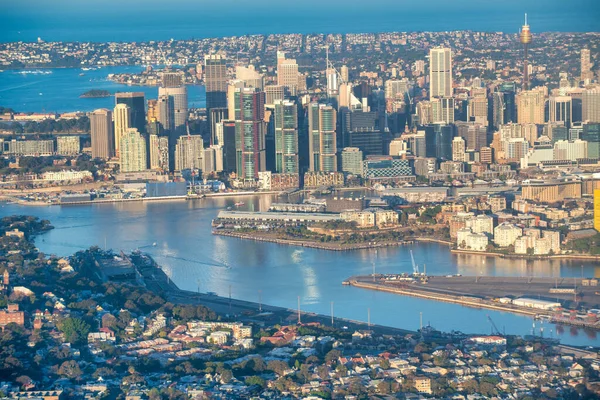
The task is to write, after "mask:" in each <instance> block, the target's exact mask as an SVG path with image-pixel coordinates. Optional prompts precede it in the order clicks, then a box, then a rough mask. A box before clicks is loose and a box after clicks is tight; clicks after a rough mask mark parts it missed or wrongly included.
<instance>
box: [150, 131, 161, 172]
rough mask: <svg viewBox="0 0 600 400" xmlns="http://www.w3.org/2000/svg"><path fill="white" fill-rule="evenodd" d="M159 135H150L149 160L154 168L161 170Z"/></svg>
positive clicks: (151, 167)
mask: <svg viewBox="0 0 600 400" xmlns="http://www.w3.org/2000/svg"><path fill="white" fill-rule="evenodd" d="M158 139H159V138H158V135H155V134H153V133H152V134H150V135H148V161H149V167H150V169H153V170H160V151H159V147H158Z"/></svg>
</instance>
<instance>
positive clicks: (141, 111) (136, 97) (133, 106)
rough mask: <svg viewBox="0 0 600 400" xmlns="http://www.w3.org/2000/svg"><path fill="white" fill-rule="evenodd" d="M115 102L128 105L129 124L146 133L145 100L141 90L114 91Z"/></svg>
mask: <svg viewBox="0 0 600 400" xmlns="http://www.w3.org/2000/svg"><path fill="white" fill-rule="evenodd" d="M115 101H116V103H117V104H125V105H127V106H128V107H129V112H130V116H129V118H130V119H129V126H130V127H131V128H136V129H137V130H138V132H140V133H146V100H144V93H143V92H125V93H115Z"/></svg>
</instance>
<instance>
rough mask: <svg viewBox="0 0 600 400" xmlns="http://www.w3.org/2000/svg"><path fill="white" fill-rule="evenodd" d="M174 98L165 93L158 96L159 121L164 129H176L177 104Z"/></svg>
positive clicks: (169, 130) (170, 130)
mask: <svg viewBox="0 0 600 400" xmlns="http://www.w3.org/2000/svg"><path fill="white" fill-rule="evenodd" d="M173 100H174V99H173V97H171V96H169V95H166V94H165V95H162V96H158V101H157V108H158V118H157V121H158V122H160V124H161V125H162V129H163V130H165V131H167V132H172V131H174V130H175V105H174V103H173Z"/></svg>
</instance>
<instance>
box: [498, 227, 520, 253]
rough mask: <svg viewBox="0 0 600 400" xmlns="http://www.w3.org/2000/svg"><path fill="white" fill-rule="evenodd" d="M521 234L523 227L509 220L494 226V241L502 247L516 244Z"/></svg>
mask: <svg viewBox="0 0 600 400" xmlns="http://www.w3.org/2000/svg"><path fill="white" fill-rule="evenodd" d="M521 234H522V231H521V228H519V227H517V226H515V225H513V224H510V223H508V222H503V223H501V224H500V225H498V226H497V227H495V228H494V243H495V244H496V245H497V246H500V247H508V246H510V245H513V244H515V241H516V240H517V239H518V238H519V237H520V236H521Z"/></svg>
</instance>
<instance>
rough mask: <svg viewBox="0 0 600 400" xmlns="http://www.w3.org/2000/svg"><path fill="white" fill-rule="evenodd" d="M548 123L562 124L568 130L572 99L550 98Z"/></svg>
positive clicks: (563, 97) (569, 97) (568, 97)
mask: <svg viewBox="0 0 600 400" xmlns="http://www.w3.org/2000/svg"><path fill="white" fill-rule="evenodd" d="M548 111H549V112H548V121H549V122H562V123H563V124H564V126H565V127H566V128H567V129H569V128H570V127H571V121H572V120H573V99H572V98H571V96H550V100H549V104H548Z"/></svg>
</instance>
